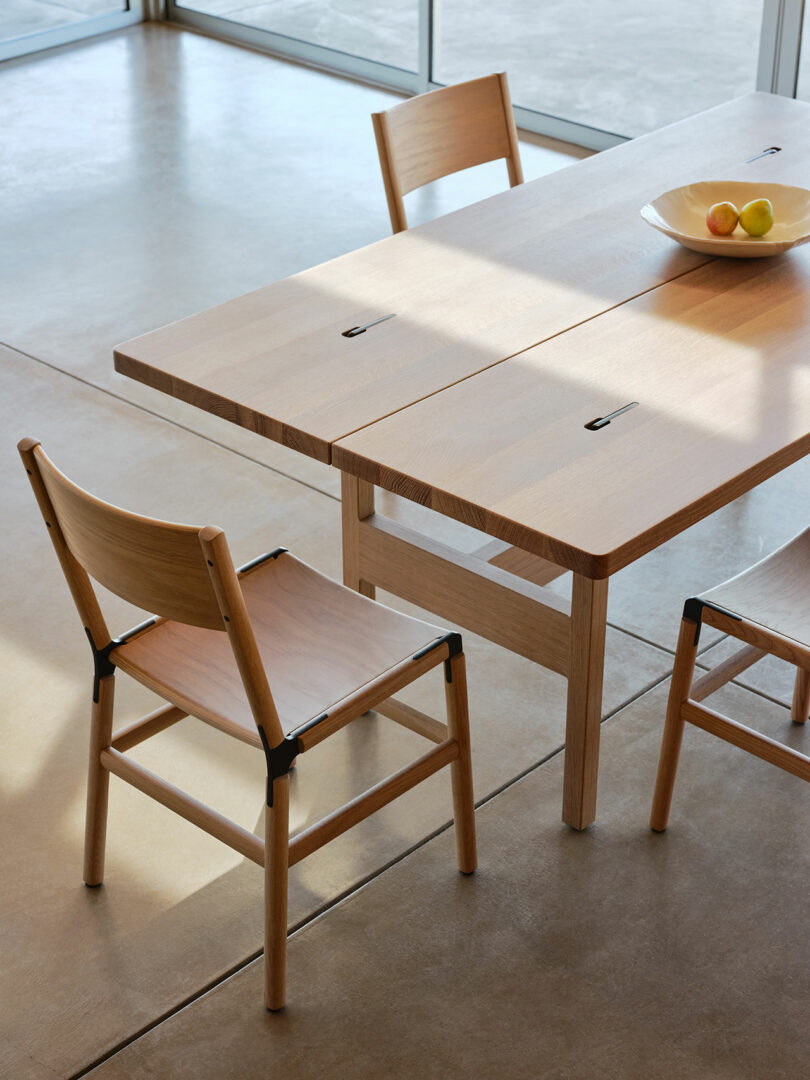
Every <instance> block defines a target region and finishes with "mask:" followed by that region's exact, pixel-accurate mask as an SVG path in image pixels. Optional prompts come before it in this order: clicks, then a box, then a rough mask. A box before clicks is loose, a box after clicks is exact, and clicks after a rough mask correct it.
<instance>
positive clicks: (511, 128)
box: [497, 71, 523, 187]
mask: <svg viewBox="0 0 810 1080" xmlns="http://www.w3.org/2000/svg"><path fill="white" fill-rule="evenodd" d="M497 77H498V83H499V84H500V87H501V99H502V101H503V115H504V121H505V123H506V137H507V139H508V140H509V153H508V154H507V157H506V169H507V172H508V174H509V186H510V187H517V185H518V184H522V183H523V166H522V165H521V162H520V147H519V145H518V133H517V124H516V123H515V110H514V109H513V108H512V98H511V96H510V94H509V80H508V79H507V77H506V72H505V71H499V72H498V76H497Z"/></svg>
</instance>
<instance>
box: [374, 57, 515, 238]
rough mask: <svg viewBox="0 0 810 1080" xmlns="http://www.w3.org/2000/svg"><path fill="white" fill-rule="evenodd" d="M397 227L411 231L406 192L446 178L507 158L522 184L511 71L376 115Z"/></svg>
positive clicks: (385, 179)
mask: <svg viewBox="0 0 810 1080" xmlns="http://www.w3.org/2000/svg"><path fill="white" fill-rule="evenodd" d="M372 121H373V123H374V133H375V135H376V138H377V150H378V152H379V155H380V166H381V168H382V174H383V182H384V184H385V194H386V197H387V199H388V212H389V214H390V215H391V226H392V228H393V231H394V232H395V233H396V232H402V230H403V229H407V227H408V223H407V219H406V217H405V206H404V203H403V201H402V197H403V195H407V194H408V192H409V191H413V190H414V188H418V187H421V186H422V185H423V184H429V183H430V182H431V181H432V180H438V179H439V177H441V176H447V175H448V174H449V173H453V172H458V171H459V170H460V169H468V168H470V167H471V166H473V165H481V164H483V163H484V162H485V161H494V160H496V159H497V158H505V159H506V164H507V169H508V173H509V184H510V187H514V186H515V185H516V184H521V183H522V182H523V172H522V169H521V165H520V151H519V149H518V140H517V129H516V127H515V117H514V113H513V111H512V104H511V100H510V98H509V85H508V82H507V79H506V75H505V74H504V73H503V72H501V73H500V74H497V75H487V76H485V77H484V78H482V79H472V80H471V81H470V82H465V83H458V84H457V85H455V86H446V87H444V88H442V89H441V90H432V91H430V93H427V94H420V95H419V96H418V97H414V98H410V99H409V100H408V101H403V102H402V104H401V105H395V106H394V107H393V108H391V109H387V110H386V111H385V112H380V113H374V114H373V115H372Z"/></svg>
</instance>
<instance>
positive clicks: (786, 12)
mask: <svg viewBox="0 0 810 1080" xmlns="http://www.w3.org/2000/svg"><path fill="white" fill-rule="evenodd" d="M804 5H805V0H764V3H763V8H762V31H761V34H760V44H759V64H758V68H757V90H764V91H766V92H768V93H771V94H782V95H784V96H785V97H795V96H796V84H797V81H798V77H799V54H800V50H801V39H802V21H803V18H804Z"/></svg>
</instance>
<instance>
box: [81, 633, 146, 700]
mask: <svg viewBox="0 0 810 1080" xmlns="http://www.w3.org/2000/svg"><path fill="white" fill-rule="evenodd" d="M156 621H157V620H156V618H155V617H154V615H153V616H152V618H151V619H145V620H144V621H143V622H142V623H138V625H137V626H133V627H132V629H131V630H127V631H126V633H124V634H120V635H119V636H118V637H115V638H112V640H111V641H109V642H108V643H107V644H106V645H105V646H104V648H103V649H99V648H96V643H95V641H93V635H92V634H91V633H90V629H89V627H87V626H85V628H84V632H85V634H87V640H88V641H89V642H90V648H91V649H92V652H93V701H94V703H95V704H96V705H98V694H99V683H100V682H101V680H102V679H104V678H106V676H107V675H112V674H114V672H115V664H114V663H113V662H112V660H111V659H110V653H111V652H112V651H113V649H117V648H118V646H119V645H123V644H124V642H126V641H129V639H130V638H133V637H135V635H136V634H140V632H141V630H146V628H147V627H148V626H154V624H155V622H156Z"/></svg>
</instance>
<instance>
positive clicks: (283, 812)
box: [264, 774, 290, 1012]
mask: <svg viewBox="0 0 810 1080" xmlns="http://www.w3.org/2000/svg"><path fill="white" fill-rule="evenodd" d="M264 823H265V827H264V1004H265V1006H266V1007H267V1008H268V1009H269V1010H270V1011H271V1012H275V1011H276V1010H277V1009H282V1008H284V1001H285V991H286V982H287V876H288V872H289V865H290V777H289V774H287V775H286V776H281V777H279V779H278V780H274V781H273V805H272V806H267V807H265V811H264Z"/></svg>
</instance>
